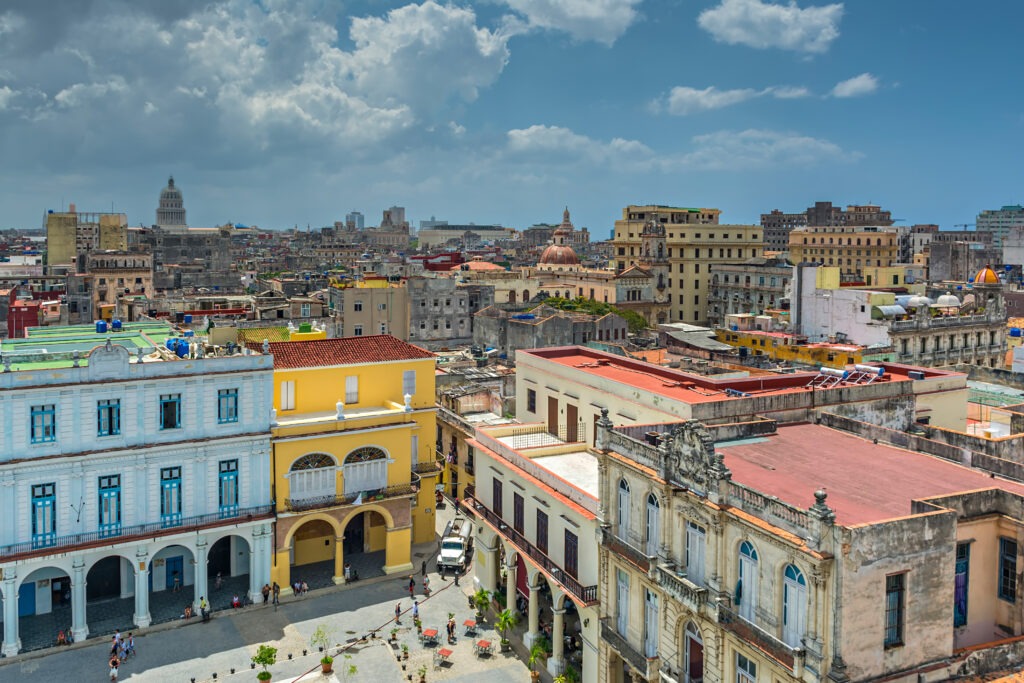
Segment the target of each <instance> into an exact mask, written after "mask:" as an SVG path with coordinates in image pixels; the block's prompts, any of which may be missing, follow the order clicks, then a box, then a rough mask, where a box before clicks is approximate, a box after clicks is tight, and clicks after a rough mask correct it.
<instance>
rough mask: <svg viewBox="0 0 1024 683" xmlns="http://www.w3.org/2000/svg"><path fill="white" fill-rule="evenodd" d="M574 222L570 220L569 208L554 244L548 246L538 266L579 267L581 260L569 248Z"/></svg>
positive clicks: (557, 230) (553, 236)
mask: <svg viewBox="0 0 1024 683" xmlns="http://www.w3.org/2000/svg"><path fill="white" fill-rule="evenodd" d="M573 229H574V228H573V226H572V221H571V220H569V207H565V212H563V213H562V224H561V225H559V226H558V228H557V229H556V230H555V232H554V234H553V235H552V240H553V243H552V244H550V245H548V247H547V248H546V249H545V250H544V252H543V253H542V254H541V255H540V260H539V261H537V265H538V266H544V265H547V266H578V265H579V264H580V259H579V257H578V256H577V255H576V252H575V251H573V249H572V247H571V246H569V238H570V237H571V236H572V233H573Z"/></svg>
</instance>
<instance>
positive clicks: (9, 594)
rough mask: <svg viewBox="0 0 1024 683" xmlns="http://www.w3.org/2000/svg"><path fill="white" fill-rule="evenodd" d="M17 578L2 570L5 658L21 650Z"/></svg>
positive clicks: (11, 571)
mask: <svg viewBox="0 0 1024 683" xmlns="http://www.w3.org/2000/svg"><path fill="white" fill-rule="evenodd" d="M17 583H18V577H17V575H16V574H15V573H14V571H13V570H12V569H10V568H8V569H6V570H4V644H3V654H4V656H5V657H13V656H14V655H16V654H18V650H20V649H21V638H20V637H19V636H18V586H17Z"/></svg>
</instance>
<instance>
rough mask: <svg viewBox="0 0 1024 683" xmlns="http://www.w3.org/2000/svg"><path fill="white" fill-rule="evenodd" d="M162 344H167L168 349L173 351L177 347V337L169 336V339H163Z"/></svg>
mask: <svg viewBox="0 0 1024 683" xmlns="http://www.w3.org/2000/svg"><path fill="white" fill-rule="evenodd" d="M164 344H165V345H166V346H167V350H168V351H174V350H175V349H176V348H178V339H177V338H176V337H171V338H170V339H168V340H167V341H165V342H164Z"/></svg>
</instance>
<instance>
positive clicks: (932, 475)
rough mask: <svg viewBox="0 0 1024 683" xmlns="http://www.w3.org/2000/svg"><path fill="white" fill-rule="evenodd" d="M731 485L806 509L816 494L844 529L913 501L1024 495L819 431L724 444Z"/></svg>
mask: <svg viewBox="0 0 1024 683" xmlns="http://www.w3.org/2000/svg"><path fill="white" fill-rule="evenodd" d="M715 449H716V450H719V451H721V452H722V453H723V454H724V456H725V465H726V467H728V468H729V469H730V470H731V471H732V478H733V481H736V482H738V483H740V484H745V485H747V486H750V487H752V488H754V489H756V490H758V491H760V492H762V493H765V494H768V495H772V496H776V497H777V498H779V499H780V500H782V501H784V502H786V503H790V504H792V505H796V506H797V507H801V508H805V509H806V508H809V507H811V506H812V505H814V491H815V490H816V489H818V488H823V489H825V491H826V492H827V493H828V500H827V505H828V506H829V507H831V508H832V509H833V510H834V511H835V513H836V521H837V522H838V523H839V524H842V525H845V526H853V525H858V524H870V523H875V522H881V521H883V520H887V519H892V518H895V517H903V516H907V515H910V514H911V501H913V500H916V499H921V498H931V497H933V496H942V495H949V494H954V493H962V492H967V491H975V490H980V489H990V488H1000V489H1003V490H1006V491H1010V492H1012V493H1016V494H1018V495H1024V484H1018V483H1015V482H1011V481H1007V480H1005V479H1000V478H993V477H992V476H990V475H989V474H987V473H985V472H982V471H980V470H976V469H971V468H969V467H964V466H962V465H958V464H956V463H953V462H949V461H946V460H942V459H940V458H936V457H933V456H930V455H925V454H923V453H915V452H913V451H907V450H903V449H901V448H897V447H895V446H889V445H883V444H874V443H872V442H871V441H868V440H867V439H862V438H860V437H858V436H854V435H852V434H848V433H846V432H841V431H837V430H834V429H830V428H828V427H824V426H821V425H811V424H794V425H788V426H780V427H779V428H778V431H777V433H775V434H773V435H770V436H764V437H756V438H748V439H742V440H739V441H733V442H728V441H726V442H719V443H717V444H715Z"/></svg>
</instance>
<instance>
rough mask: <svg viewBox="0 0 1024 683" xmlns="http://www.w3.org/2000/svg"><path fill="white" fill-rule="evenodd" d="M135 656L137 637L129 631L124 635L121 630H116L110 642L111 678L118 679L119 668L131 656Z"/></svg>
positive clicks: (112, 679)
mask: <svg viewBox="0 0 1024 683" xmlns="http://www.w3.org/2000/svg"><path fill="white" fill-rule="evenodd" d="M133 656H135V637H134V636H132V634H131V633H129V634H128V635H127V636H122V635H121V632H120V631H115V632H114V638H113V640H112V642H111V644H110V661H109V664H110V680H111V681H116V680H117V673H118V669H119V668H120V667H121V665H122V664H124V663H125V662H126V661H128V658H129V657H133Z"/></svg>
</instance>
